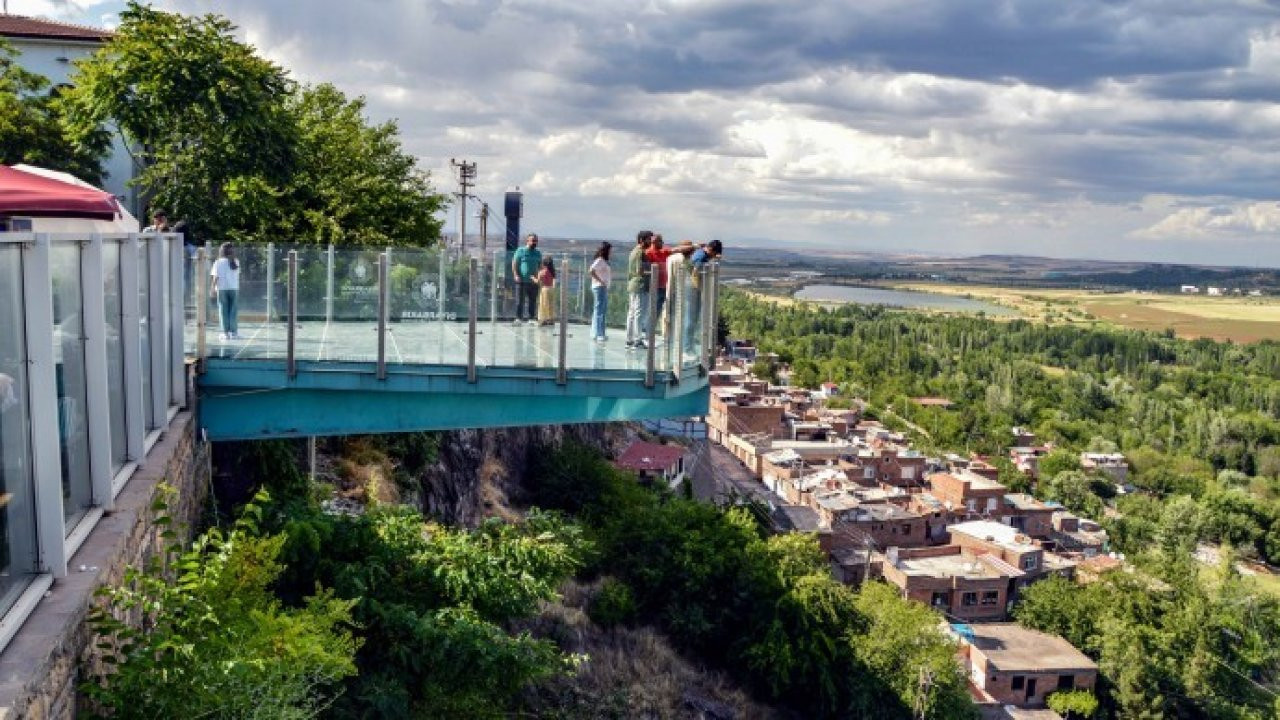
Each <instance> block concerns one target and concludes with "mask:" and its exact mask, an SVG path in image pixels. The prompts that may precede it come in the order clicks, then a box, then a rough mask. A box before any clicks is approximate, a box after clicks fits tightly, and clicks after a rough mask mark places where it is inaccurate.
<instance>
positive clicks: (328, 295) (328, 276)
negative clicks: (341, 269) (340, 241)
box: [324, 243, 333, 325]
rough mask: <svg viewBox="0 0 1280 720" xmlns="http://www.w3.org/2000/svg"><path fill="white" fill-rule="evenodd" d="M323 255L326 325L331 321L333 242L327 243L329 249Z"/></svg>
mask: <svg viewBox="0 0 1280 720" xmlns="http://www.w3.org/2000/svg"><path fill="white" fill-rule="evenodd" d="M325 255H326V257H325V263H326V268H325V277H324V322H325V324H326V325H327V324H329V323H331V322H333V243H329V250H328V252H326V253H325Z"/></svg>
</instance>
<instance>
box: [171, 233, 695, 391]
mask: <svg viewBox="0 0 1280 720" xmlns="http://www.w3.org/2000/svg"><path fill="white" fill-rule="evenodd" d="M617 250H618V251H619V252H618V255H617V256H616V257H614V258H612V260H611V262H610V267H611V269H612V280H611V282H610V283H609V285H608V287H607V289H605V290H604V291H602V292H597V291H596V290H594V289H593V287H592V286H593V280H592V278H591V271H590V267H591V263H592V260H593V257H592V255H591V254H590V253H588V252H586V251H583V250H581V249H574V250H570V251H549V252H543V254H542V257H543V259H544V260H545V259H549V260H551V261H552V263H553V266H552V267H553V269H554V278H553V279H550V280H544V281H539V280H537V279H536V278H535V279H534V281H533V283H531V284H530V285H528V286H526V285H524V284H523V283H521V282H518V281H517V279H516V275H515V272H516V270H515V269H514V268H513V267H512V260H513V253H511V252H508V251H505V250H498V251H494V252H491V253H487V254H484V255H483V256H481V255H480V254H478V253H477V254H474V255H471V254H466V255H464V254H460V253H458V252H457V251H455V250H452V249H440V248H428V249H421V248H331V247H327V246H318V245H292V244H288V243H273V244H270V245H251V246H237V247H236V255H237V258H238V259H239V261H240V265H241V270H240V273H241V274H240V293H239V301H238V305H239V317H238V323H239V328H238V333H237V335H238V336H233V337H230V338H224V337H223V335H222V329H221V321H220V320H219V310H218V307H217V304H216V301H215V300H214V299H213V297H212V294H210V296H209V298H208V299H207V301H208V302H209V303H211V304H210V305H209V307H208V309H207V317H208V322H207V323H206V353H207V354H208V356H209V357H212V358H230V359H237V360H254V359H271V360H281V359H285V358H287V357H288V356H289V350H290V347H289V342H290V339H289V338H290V334H289V333H288V327H289V297H290V295H289V282H290V281H289V262H290V257H291V255H292V257H294V258H296V268H297V269H296V272H297V282H296V302H297V312H296V315H295V319H294V326H293V333H292V338H293V340H292V342H293V348H292V349H293V352H294V357H295V359H296V360H297V361H299V362H324V361H346V362H377V361H378V359H379V338H380V336H379V308H380V304H379V303H380V300H381V301H382V302H383V303H384V304H385V331H383V332H382V334H381V341H382V350H381V352H382V358H383V359H384V361H385V363H386V365H389V366H396V365H443V366H467V365H468V363H470V362H472V361H474V366H475V367H478V368H502V367H510V368H527V369H538V370H546V371H557V370H558V369H559V368H560V367H561V362H562V356H563V366H564V368H565V369H566V371H569V370H616V371H623V372H630V373H635V375H634V376H635V377H637V378H640V377H642V376H644V375H645V374H646V373H647V370H648V369H649V362H650V361H649V350H648V348H647V346H644V345H640V346H629V345H628V343H627V342H626V340H627V338H626V322H627V311H628V305H629V303H630V299H631V297H630V296H631V294H630V292H629V290H628V282H627V277H626V257H625V255H624V254H623V253H622V252H621V248H618V249H617ZM681 257H682V256H681ZM215 261H216V258H215V257H213V255H212V254H210V255H209V257H208V258H207V260H206V270H205V271H204V272H206V273H212V267H213V263H214V262H215ZM190 262H191V263H192V264H193V265H194V263H195V261H194V260H191V261H190ZM384 262H385V279H384V280H380V277H381V275H380V273H381V272H383V270H382V268H383V263H384ZM473 263H474V269H473V267H472V264H473ZM709 268H710V266H704V267H702V268H696V269H695V268H693V267H691V266H690V264H689V263H688V262H687V261H683V262H677V261H673V262H672V263H671V273H672V274H673V275H675V276H678V277H676V278H673V279H672V280H670V281H669V282H667V284H666V286H665V287H661V288H660V289H658V290H656V291H655V292H653V293H645V294H644V297H645V298H646V299H648V300H649V301H650V303H651V304H654V305H657V306H658V307H659V308H660V311H659V312H658V313H657V317H656V318H655V320H654V352H653V370H654V372H659V373H671V372H679V373H686V372H695V371H697V370H698V369H699V367H700V366H705V365H706V364H707V363H708V358H707V347H708V344H707V339H708V331H707V328H706V326H707V323H708V322H709V319H708V318H709V315H708V313H709V312H710V309H711V306H710V305H709V304H708V303H707V302H706V301H705V300H706V298H707V297H708V296H709V295H710V294H711V292H712V289H711V286H712V285H713V284H714V283H713V280H711V278H712V273H711V270H710V269H709ZM196 272H198V270H193V271H191V274H192V275H193V276H194V274H195V273H196ZM650 284H651V285H653V286H654V287H658V285H657V284H655V283H653V281H652V280H651V281H650ZM473 291H474V298H473V297H472V295H473ZM659 294H661V302H660V303H659V302H657V300H658V298H657V296H658V295H659ZM598 299H599V300H601V301H602V304H603V305H604V310H603V328H604V336H605V341H604V342H603V343H601V342H597V341H596V339H595V337H594V331H593V327H592V325H593V321H594V317H595V313H596V305H597V300H598ZM644 310H645V312H644V315H646V316H647V315H648V314H649V310H650V308H649V307H647V306H646V307H645V308H644ZM185 315H186V320H185V321H186V323H187V333H186V337H187V346H188V351H189V352H194V351H195V350H196V343H195V329H196V328H195V325H196V318H195V313H193V312H190V311H188V312H187V313H186V314H185ZM518 315H519V317H517V316H518ZM473 318H474V321H475V329H474V336H473V335H472V328H471V320H472V319H473ZM646 329H647V328H646ZM562 335H563V341H564V342H563V346H564V350H563V352H562V351H561V345H562V342H561V339H562V338H561V336H562ZM643 339H644V341H645V342H647V340H648V335H647V333H646V334H643Z"/></svg>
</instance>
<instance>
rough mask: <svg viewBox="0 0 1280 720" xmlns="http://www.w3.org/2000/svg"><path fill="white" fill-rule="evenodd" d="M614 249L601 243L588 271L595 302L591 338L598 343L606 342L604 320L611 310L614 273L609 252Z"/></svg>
mask: <svg viewBox="0 0 1280 720" xmlns="http://www.w3.org/2000/svg"><path fill="white" fill-rule="evenodd" d="M612 248H613V245H611V244H610V243H607V242H603V243H600V249H599V250H596V257H595V260H593V261H591V267H590V268H588V269H587V272H589V273H590V275H591V295H592V298H594V300H595V307H593V308H592V311H591V336H592V337H594V338H595V340H596V342H598V343H603V342H604V340H605V337H604V318H605V313H606V312H608V310H609V283H611V282H612V281H613V271H612V270H611V269H610V268H609V251H610V250H611V249H612Z"/></svg>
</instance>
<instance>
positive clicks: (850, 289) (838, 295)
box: [796, 285, 1017, 316]
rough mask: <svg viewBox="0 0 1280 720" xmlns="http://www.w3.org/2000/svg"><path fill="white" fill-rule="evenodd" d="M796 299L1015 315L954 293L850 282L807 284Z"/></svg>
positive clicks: (997, 306) (1010, 311)
mask: <svg viewBox="0 0 1280 720" xmlns="http://www.w3.org/2000/svg"><path fill="white" fill-rule="evenodd" d="M796 299H797V300H814V301H817V302H835V303H858V304H860V305H888V306H890V307H900V308H913V309H921V310H944V311H947V312H967V313H976V312H979V311H981V312H985V313H986V314H988V315H1000V316H1011V315H1017V312H1015V311H1014V310H1013V309H1011V308H1007V307H1004V306H1001V305H996V304H994V303H989V302H983V301H982V300H971V299H969V298H965V297H959V296H957V295H943V294H941V293H927V292H916V291H914V290H886V289H884V288H875V287H857V286H853V285H806V286H804V287H803V288H801V289H800V290H798V291H797V292H796Z"/></svg>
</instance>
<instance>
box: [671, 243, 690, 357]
mask: <svg viewBox="0 0 1280 720" xmlns="http://www.w3.org/2000/svg"><path fill="white" fill-rule="evenodd" d="M667 286H668V287H670V288H671V289H672V290H673V292H672V297H671V302H670V303H669V305H671V307H669V308H667V330H668V332H667V345H668V352H672V351H674V352H675V355H674V356H673V357H674V358H675V359H674V360H672V364H671V369H672V371H674V372H675V375H676V380H683V379H684V323H683V322H681V321H682V320H684V303H685V293H686V292H688V290H687V288H685V286H684V265H676V266H675V267H673V268H671V270H670V275H669V277H668V278H667Z"/></svg>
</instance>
